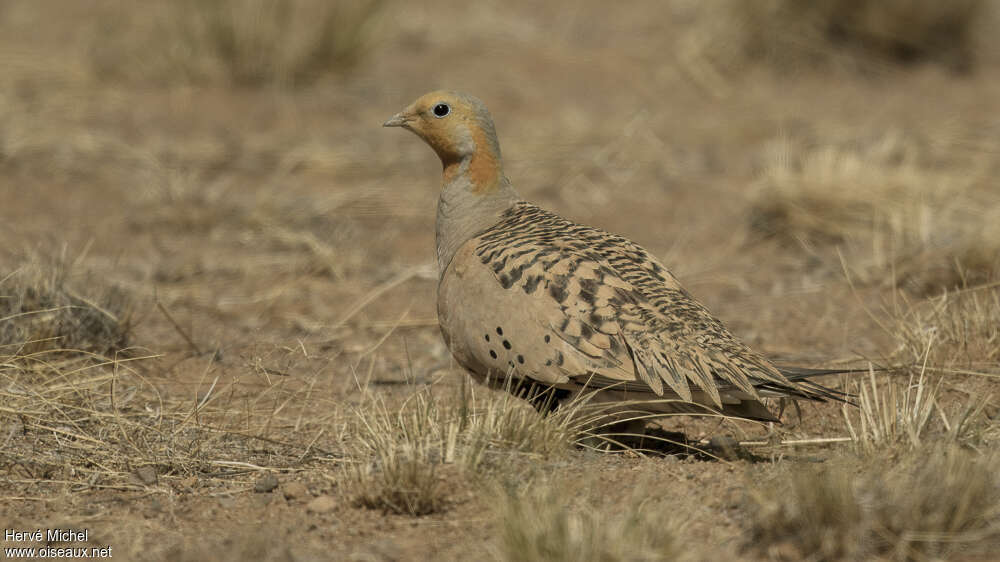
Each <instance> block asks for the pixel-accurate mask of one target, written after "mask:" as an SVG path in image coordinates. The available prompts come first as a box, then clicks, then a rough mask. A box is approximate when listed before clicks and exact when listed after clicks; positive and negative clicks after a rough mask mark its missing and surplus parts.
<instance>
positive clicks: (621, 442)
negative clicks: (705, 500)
mask: <svg viewBox="0 0 1000 562" xmlns="http://www.w3.org/2000/svg"><path fill="white" fill-rule="evenodd" d="M599 439H600V441H601V445H600V446H598V447H596V448H598V449H601V450H603V451H606V452H609V453H629V452H631V453H639V454H643V455H646V456H652V457H673V458H681V459H693V460H700V461H715V462H719V461H747V462H751V463H758V462H765V461H767V460H768V459H766V458H764V457H760V456H757V455H755V454H753V453H751V452H750V451H749V450H747V449H746V448H745V447H743V446H741V445H740V444H739V442H738V441H737V440H736V439H734V438H732V437H729V436H717V437H713V438H711V439H709V440H708V442H705V441H695V440H692V439H689V438H688V436H687V435H686V434H684V433H682V432H679V431H667V430H664V429H662V428H659V427H655V426H654V427H646V428H645V429H644V430H643V432H642V433H607V434H603V435H601V436H600V438H599Z"/></svg>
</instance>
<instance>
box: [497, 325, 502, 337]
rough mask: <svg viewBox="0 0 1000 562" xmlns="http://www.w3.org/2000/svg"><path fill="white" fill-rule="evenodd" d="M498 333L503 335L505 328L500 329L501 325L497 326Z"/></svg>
mask: <svg viewBox="0 0 1000 562" xmlns="http://www.w3.org/2000/svg"><path fill="white" fill-rule="evenodd" d="M497 335H498V336H502V335H503V330H501V329H500V326H497Z"/></svg>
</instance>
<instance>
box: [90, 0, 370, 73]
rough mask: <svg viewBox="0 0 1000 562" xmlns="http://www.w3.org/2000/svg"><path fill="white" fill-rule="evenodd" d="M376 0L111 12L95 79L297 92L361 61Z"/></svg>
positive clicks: (101, 32)
mask: <svg viewBox="0 0 1000 562" xmlns="http://www.w3.org/2000/svg"><path fill="white" fill-rule="evenodd" d="M381 9H382V2H381V1H380V0H364V1H360V2H346V1H336V2H324V1H322V0H252V1H250V2H246V1H235V0H210V1H201V2H199V1H190V0H186V1H182V2H164V3H157V4H155V5H153V6H150V7H149V9H148V10H141V11H139V10H121V9H113V8H112V9H111V10H109V11H108V13H105V14H104V17H102V18H101V21H100V24H99V29H98V30H97V33H96V34H95V37H94V40H93V45H92V48H91V61H92V66H93V69H94V73H95V75H96V76H97V77H98V78H99V79H112V80H120V79H125V80H131V81H139V82H152V83H157V84H168V83H182V84H185V83H221V84H233V85H238V86H262V85H282V86H302V85H308V84H310V83H312V82H314V81H316V80H317V79H319V78H321V77H323V76H325V75H327V74H329V73H331V72H342V71H345V70H347V69H349V68H351V67H352V66H353V65H355V64H357V62H358V61H359V60H360V59H361V58H362V57H363V55H364V53H365V52H366V50H367V48H368V46H369V43H370V40H371V35H372V29H373V26H374V25H375V21H376V18H377V16H378V14H379V12H380V11H381Z"/></svg>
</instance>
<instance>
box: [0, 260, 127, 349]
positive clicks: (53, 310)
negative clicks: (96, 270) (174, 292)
mask: <svg viewBox="0 0 1000 562" xmlns="http://www.w3.org/2000/svg"><path fill="white" fill-rule="evenodd" d="M60 261H63V262H64V261H65V260H58V261H56V262H55V263H53V264H52V265H50V266H44V265H42V264H41V261H40V260H38V259H36V260H32V261H26V262H25V263H24V265H22V266H21V267H20V268H18V269H15V270H14V271H11V272H9V273H8V274H7V275H6V276H5V277H3V278H0V349H3V350H5V351H6V352H8V353H15V354H17V355H21V356H27V355H29V354H32V353H37V352H40V351H44V350H66V351H72V352H78V353H91V354H99V355H114V354H116V353H118V352H119V351H122V350H124V349H125V348H126V347H128V345H129V336H130V333H131V314H132V310H131V303H130V301H129V299H128V297H127V295H126V293H125V292H124V291H123V290H121V289H120V288H118V287H106V288H104V289H101V290H99V291H98V292H97V293H96V294H93V295H84V294H81V293H79V292H77V291H76V290H75V289H74V287H73V285H72V284H71V283H70V282H69V279H68V277H69V276H70V273H71V268H70V266H68V265H65V264H64V263H59V262H60Z"/></svg>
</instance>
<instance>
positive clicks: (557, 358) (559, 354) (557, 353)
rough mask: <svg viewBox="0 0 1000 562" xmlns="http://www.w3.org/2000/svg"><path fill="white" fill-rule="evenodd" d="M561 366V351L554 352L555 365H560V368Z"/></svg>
mask: <svg viewBox="0 0 1000 562" xmlns="http://www.w3.org/2000/svg"><path fill="white" fill-rule="evenodd" d="M562 364H563V354H562V352H561V351H557V352H556V365H560V366H561V365H562Z"/></svg>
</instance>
